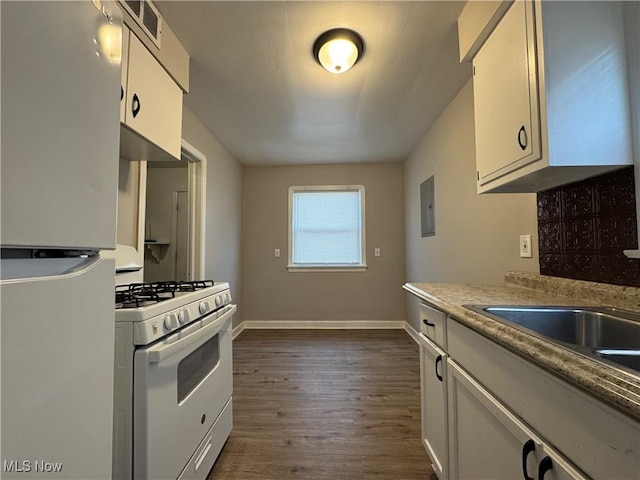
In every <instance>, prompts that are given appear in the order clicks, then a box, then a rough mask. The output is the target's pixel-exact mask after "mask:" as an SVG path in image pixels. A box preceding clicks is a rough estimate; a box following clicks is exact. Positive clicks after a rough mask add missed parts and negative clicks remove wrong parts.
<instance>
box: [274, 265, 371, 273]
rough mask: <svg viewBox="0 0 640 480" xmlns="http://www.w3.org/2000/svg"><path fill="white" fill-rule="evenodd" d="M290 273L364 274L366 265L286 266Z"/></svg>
mask: <svg viewBox="0 0 640 480" xmlns="http://www.w3.org/2000/svg"><path fill="white" fill-rule="evenodd" d="M287 270H289V271H290V272H300V273H303V272H305V273H306V272H366V271H367V265H364V264H362V265H287Z"/></svg>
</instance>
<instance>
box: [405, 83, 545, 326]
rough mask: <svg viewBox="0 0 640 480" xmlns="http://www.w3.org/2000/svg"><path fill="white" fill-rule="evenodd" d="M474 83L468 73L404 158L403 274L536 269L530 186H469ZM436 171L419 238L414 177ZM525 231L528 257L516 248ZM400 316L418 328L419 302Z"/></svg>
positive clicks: (415, 277) (445, 276) (419, 276)
mask: <svg viewBox="0 0 640 480" xmlns="http://www.w3.org/2000/svg"><path fill="white" fill-rule="evenodd" d="M474 142H475V138H474V126H473V86H472V82H471V81H469V82H468V83H467V84H466V85H465V86H464V87H463V88H462V90H461V91H460V93H459V94H458V95H457V97H456V98H455V99H454V100H453V101H452V102H451V103H450V104H449V105H448V106H447V108H446V109H445V110H444V111H443V112H442V114H441V115H440V116H439V117H438V119H437V120H436V121H435V122H434V124H433V125H432V126H431V128H430V129H429V130H428V132H427V133H426V134H425V136H424V137H423V138H422V140H421V142H420V143H419V144H418V146H417V147H416V149H415V150H414V151H413V153H412V154H411V155H410V156H409V158H408V159H407V160H406V162H405V168H404V196H405V238H406V279H407V281H408V282H445V283H447V282H451V283H469V282H471V283H484V284H491V283H493V284H496V283H502V281H503V277H504V274H505V272H507V271H511V270H517V271H528V272H538V271H539V264H538V247H537V218H536V195H535V194H483V195H478V194H476V179H475V175H476V166H475V145H474ZM431 175H435V217H436V218H435V225H436V235H435V236H433V237H425V238H421V230H420V183H422V182H423V181H424V180H426V179H427V178H429V177H430V176H431ZM523 234H531V235H532V238H533V258H529V259H521V258H520V256H519V237H520V235H523ZM406 297H407V320H408V321H409V322H410V323H411V324H412V325H413V326H414V327H415V328H418V311H417V305H418V302H417V301H416V300H414V298H413V296H411V295H408V294H407V295H406Z"/></svg>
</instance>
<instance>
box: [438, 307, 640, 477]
mask: <svg viewBox="0 0 640 480" xmlns="http://www.w3.org/2000/svg"><path fill="white" fill-rule="evenodd" d="M447 327H448V331H447V335H448V338H447V340H448V350H447V351H448V354H449V357H450V358H452V359H453V360H454V361H455V362H457V363H458V364H459V365H461V366H462V367H463V368H464V369H465V370H466V371H467V372H469V373H470V374H471V375H472V376H473V377H474V378H475V379H476V380H477V381H478V383H480V384H481V385H482V386H483V387H484V388H486V389H487V390H488V391H490V392H491V393H492V394H493V395H494V396H495V397H497V398H498V399H500V401H501V402H502V403H503V404H504V405H506V406H507V407H508V408H509V409H510V410H511V411H513V412H515V413H516V415H518V416H519V417H520V418H521V419H522V420H524V422H526V424H528V425H529V426H530V427H531V428H533V429H534V430H535V431H536V432H537V433H538V434H539V435H540V436H541V437H542V438H543V440H544V441H546V442H547V443H549V444H551V445H554V446H555V448H557V449H558V450H559V451H560V452H561V453H562V454H563V455H564V456H565V457H566V458H568V460H569V461H571V462H572V463H573V464H574V465H576V466H577V467H578V468H579V469H581V470H582V471H583V472H584V473H586V474H587V475H588V476H589V477H591V478H594V479H598V478H601V479H612V478H615V479H631V478H633V479H637V475H638V467H639V466H640V444H639V443H638V438H640V422H638V421H637V420H633V419H631V418H629V417H627V416H625V415H623V414H622V413H619V412H618V411H616V410H614V409H613V408H611V407H609V406H608V405H607V404H605V403H604V402H602V401H600V400H598V399H597V398H595V397H593V396H591V395H588V394H587V393H584V392H582V391H581V390H579V389H578V388H576V387H574V386H573V385H571V384H569V383H568V382H566V381H564V380H562V379H560V378H559V377H556V376H555V375H552V374H550V373H548V372H547V371H545V370H543V369H542V368H540V367H538V366H537V365H535V364H533V363H531V362H529V361H527V360H525V359H524V358H522V357H520V356H518V355H516V354H515V353H513V352H511V351H509V350H507V349H506V348H504V347H502V346H500V345H498V344H497V343H495V342H493V341H491V340H490V339H488V338H486V337H484V336H482V335H480V334H478V333H477V332H475V331H473V330H472V329H470V328H468V327H466V326H464V325H462V324H461V323H459V322H457V321H455V320H454V319H452V318H449V321H448V326H447Z"/></svg>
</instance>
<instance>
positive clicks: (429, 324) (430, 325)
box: [422, 318, 436, 327]
mask: <svg viewBox="0 0 640 480" xmlns="http://www.w3.org/2000/svg"><path fill="white" fill-rule="evenodd" d="M422 323H424V324H425V325H426V326H427V327H435V326H436V324H435V323H431V322H429V320H427V319H426V318H425V319H424V320H422Z"/></svg>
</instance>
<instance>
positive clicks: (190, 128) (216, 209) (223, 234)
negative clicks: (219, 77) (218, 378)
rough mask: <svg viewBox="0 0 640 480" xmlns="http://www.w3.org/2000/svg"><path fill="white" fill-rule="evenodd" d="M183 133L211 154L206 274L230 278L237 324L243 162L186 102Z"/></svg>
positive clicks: (239, 310) (217, 277)
mask: <svg viewBox="0 0 640 480" xmlns="http://www.w3.org/2000/svg"><path fill="white" fill-rule="evenodd" d="M182 137H183V138H184V139H185V140H186V141H187V142H189V143H190V144H191V145H193V146H194V147H195V148H197V149H198V150H200V151H201V152H202V153H204V154H205V156H206V157H207V194H206V197H207V198H206V233H205V235H206V237H205V278H207V279H211V280H215V281H225V282H229V284H230V287H231V294H232V296H233V299H234V303H236V304H238V307H239V309H238V313H237V314H236V315H235V317H234V320H233V323H234V326H235V325H238V323H240V321H241V318H242V285H241V282H240V275H241V256H240V230H241V219H242V166H241V165H240V164H239V163H238V162H237V161H236V160H235V159H234V158H233V156H231V154H230V153H229V152H228V151H227V150H226V148H225V147H224V146H223V145H222V144H221V143H220V142H219V141H218V139H217V138H216V137H215V136H214V135H213V134H212V133H211V132H210V131H209V130H207V128H206V127H205V126H204V125H203V123H202V122H201V121H200V119H198V117H196V116H195V114H194V113H193V112H192V111H191V110H189V109H188V108H187V107H186V106H185V107H184V111H183V117H182Z"/></svg>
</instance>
